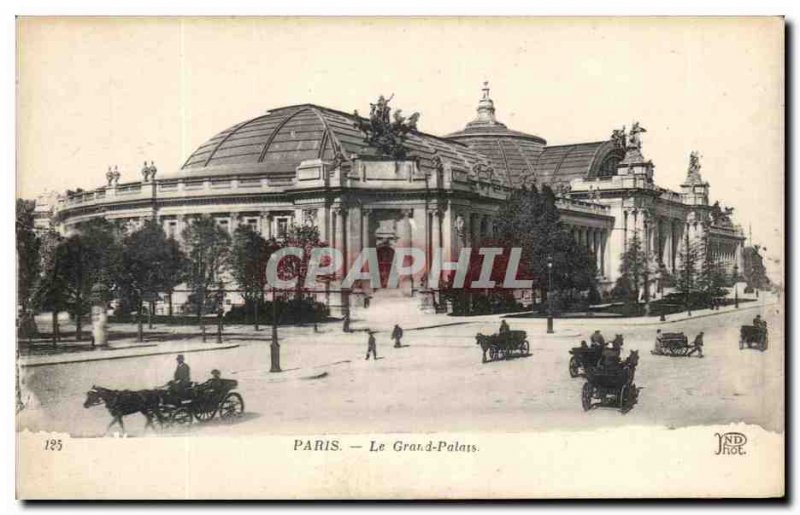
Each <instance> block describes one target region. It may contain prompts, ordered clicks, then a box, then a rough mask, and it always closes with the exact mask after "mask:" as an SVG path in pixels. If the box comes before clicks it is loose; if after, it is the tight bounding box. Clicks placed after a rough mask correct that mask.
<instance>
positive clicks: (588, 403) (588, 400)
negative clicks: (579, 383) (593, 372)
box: [581, 381, 594, 411]
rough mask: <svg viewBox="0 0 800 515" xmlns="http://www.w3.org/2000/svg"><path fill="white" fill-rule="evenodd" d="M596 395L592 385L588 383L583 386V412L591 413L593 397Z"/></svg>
mask: <svg viewBox="0 0 800 515" xmlns="http://www.w3.org/2000/svg"><path fill="white" fill-rule="evenodd" d="M593 394H594V388H593V387H592V385H591V384H590V383H589V382H588V381H587V382H586V383H584V384H583V390H582V391H581V405H582V406H583V411H589V409H590V408H591V407H592V395H593Z"/></svg>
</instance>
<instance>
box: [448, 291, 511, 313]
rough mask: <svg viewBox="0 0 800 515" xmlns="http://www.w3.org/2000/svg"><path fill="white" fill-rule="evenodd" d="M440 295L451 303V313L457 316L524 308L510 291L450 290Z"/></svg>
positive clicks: (505, 311) (507, 311) (506, 311)
mask: <svg viewBox="0 0 800 515" xmlns="http://www.w3.org/2000/svg"><path fill="white" fill-rule="evenodd" d="M442 296H443V297H444V298H445V299H446V300H447V301H450V303H451V304H452V306H453V312H452V314H453V315H458V316H469V315H489V314H492V313H511V312H515V311H522V310H523V309H524V307H523V306H522V304H520V303H519V302H517V301H516V299H515V298H514V295H513V294H512V293H511V292H493V293H489V294H485V293H471V292H467V291H464V290H451V291H448V292H445V293H443V295H442Z"/></svg>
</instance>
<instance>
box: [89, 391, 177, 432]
mask: <svg viewBox="0 0 800 515" xmlns="http://www.w3.org/2000/svg"><path fill="white" fill-rule="evenodd" d="M161 396H162V394H161V392H160V391H158V390H138V391H132V390H111V389H108V388H103V387H101V386H92V388H91V389H90V390H89V391H88V392H86V401H84V403H83V407H84V408H91V407H93V406H99V405H100V404H105V406H106V409H107V410H108V412H109V413H110V414H111V417H112V419H111V423H110V424H108V427H106V431H105V432H106V433H107V432H108V430H109V429H111V426H113V425H114V424H119V426H120V427H121V428H122V431H123V432H124V431H125V425H124V424H123V423H122V417H124V416H125V415H131V414H133V413H141V414H142V415H144V416H145V418H146V419H147V423H146V424H145V426H144V427H145V429H147V428H148V427H153V416H154V415H155V417H156V418H157V419H158V421H159V422H162V419H161V414H160V412H159V405H160V404H161Z"/></svg>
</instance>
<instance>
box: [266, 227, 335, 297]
mask: <svg viewBox="0 0 800 515" xmlns="http://www.w3.org/2000/svg"><path fill="white" fill-rule="evenodd" d="M272 245H275V246H274V247H273V248H271V249H270V250H269V254H272V252H274V251H275V250H277V249H278V248H281V247H297V248H301V249H303V257H302V258H300V257H297V256H287V257H286V258H284V259H281V262H280V266H279V267H278V276H279V277H280V278H281V279H287V280H288V279H290V278H296V283H295V285H296V286H295V297H296V299H298V300H299V299H300V298H301V297H302V295H303V288H304V285H305V282H306V275H307V274H308V264H309V262H310V260H311V252H312V251H313V250H314V249H315V248H321V247H326V246H327V244H326V243H324V242H322V241H321V240H320V239H319V228H317V227H315V226H312V225H298V226H294V227H292V228H291V229H290V230H289V234H288V235H287V236H286V240H284V241H283V242H282V243H280V244H276V243H272ZM326 258H327V256H326V257H325V258H323V260H321V262H320V265H321V266H326V265H327V264H328V261H327V259H326Z"/></svg>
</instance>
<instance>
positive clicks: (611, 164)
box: [597, 156, 620, 178]
mask: <svg viewBox="0 0 800 515" xmlns="http://www.w3.org/2000/svg"><path fill="white" fill-rule="evenodd" d="M619 161H620V159H619V157H617V156H608V157H607V158H606V159H605V161H603V163H602V164H601V165H600V166H599V167H598V168H597V177H598V178H604V177H613V176H614V175H617V166H618V165H619Z"/></svg>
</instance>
